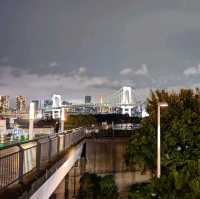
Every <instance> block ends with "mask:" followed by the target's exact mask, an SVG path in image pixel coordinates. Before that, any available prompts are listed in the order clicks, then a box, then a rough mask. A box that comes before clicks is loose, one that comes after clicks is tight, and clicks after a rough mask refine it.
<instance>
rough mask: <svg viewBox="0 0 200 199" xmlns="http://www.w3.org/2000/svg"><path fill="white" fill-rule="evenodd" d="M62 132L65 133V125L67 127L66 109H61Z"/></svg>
mask: <svg viewBox="0 0 200 199" xmlns="http://www.w3.org/2000/svg"><path fill="white" fill-rule="evenodd" d="M60 118H61V129H60V130H61V132H62V133H63V132H64V130H65V129H64V125H65V109H64V108H62V109H61V117H60Z"/></svg>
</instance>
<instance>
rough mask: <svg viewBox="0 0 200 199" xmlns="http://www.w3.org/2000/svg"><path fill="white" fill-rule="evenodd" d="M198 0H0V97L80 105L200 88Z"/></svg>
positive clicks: (199, 14)
mask: <svg viewBox="0 0 200 199" xmlns="http://www.w3.org/2000/svg"><path fill="white" fill-rule="evenodd" d="M199 64H200V1H199V0H0V94H1V95H10V96H11V97H15V96H16V95H19V94H20V95H26V96H28V97H29V98H34V99H36V98H42V97H45V96H46V97H48V96H50V95H51V94H52V93H57V94H61V95H63V96H64V98H66V99H67V100H74V101H80V100H83V96H84V95H92V96H100V95H106V94H108V93H111V92H113V91H114V90H116V89H119V88H120V87H121V86H123V85H124V86H125V85H130V86H133V87H135V89H136V95H138V96H140V97H141V96H145V95H146V94H147V92H148V90H149V89H151V88H179V87H195V86H198V85H199V83H200V65H199Z"/></svg>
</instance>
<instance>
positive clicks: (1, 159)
mask: <svg viewBox="0 0 200 199" xmlns="http://www.w3.org/2000/svg"><path fill="white" fill-rule="evenodd" d="M84 137H85V130H84V129H83V128H78V129H73V130H69V131H67V132H65V133H61V134H57V135H54V136H49V137H45V138H41V139H37V140H33V141H29V142H27V143H24V144H15V145H13V146H8V147H6V148H4V149H1V150H0V191H1V190H3V189H5V188H6V187H7V186H8V185H11V184H13V183H17V182H19V181H20V180H22V179H23V177H24V176H25V175H27V174H28V173H30V172H32V171H34V170H41V169H44V168H45V167H46V166H47V165H48V164H49V163H50V162H51V161H53V160H55V158H56V157H57V156H58V155H59V154H61V153H62V152H64V151H65V150H67V149H69V148H70V147H71V146H72V145H74V144H76V143H78V142H79V141H80V140H81V139H83V138H84Z"/></svg>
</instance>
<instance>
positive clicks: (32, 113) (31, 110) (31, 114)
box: [29, 102, 35, 139]
mask: <svg viewBox="0 0 200 199" xmlns="http://www.w3.org/2000/svg"><path fill="white" fill-rule="evenodd" d="M34 118H35V104H34V102H31V103H30V108H29V139H33V137H34V132H33V124H34Z"/></svg>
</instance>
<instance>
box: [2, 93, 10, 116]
mask: <svg viewBox="0 0 200 199" xmlns="http://www.w3.org/2000/svg"><path fill="white" fill-rule="evenodd" d="M8 110H9V96H0V112H3V113H5V112H7V111H8Z"/></svg>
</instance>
